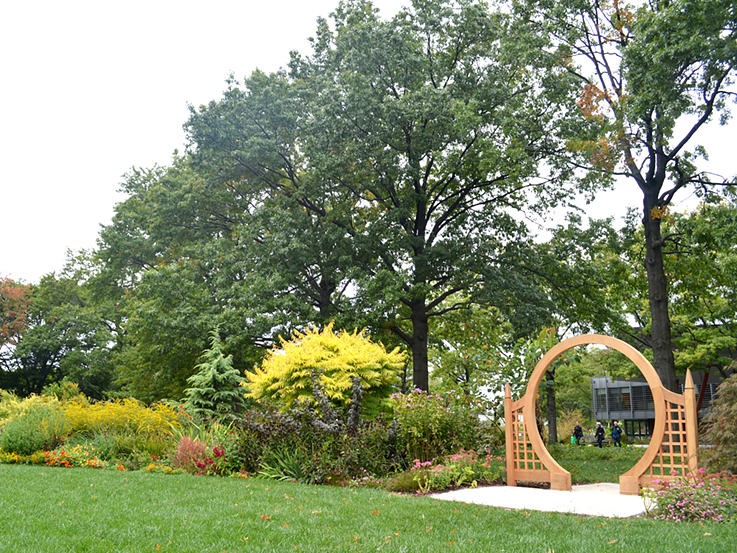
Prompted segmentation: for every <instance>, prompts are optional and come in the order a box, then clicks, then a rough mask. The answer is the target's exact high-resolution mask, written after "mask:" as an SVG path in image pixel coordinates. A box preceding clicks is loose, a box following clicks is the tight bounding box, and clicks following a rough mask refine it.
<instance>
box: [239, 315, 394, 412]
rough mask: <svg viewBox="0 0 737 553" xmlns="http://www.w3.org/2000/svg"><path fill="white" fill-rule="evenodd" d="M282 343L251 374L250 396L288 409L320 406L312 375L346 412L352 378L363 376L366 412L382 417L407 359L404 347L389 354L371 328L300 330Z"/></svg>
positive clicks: (330, 327) (248, 376)
mask: <svg viewBox="0 0 737 553" xmlns="http://www.w3.org/2000/svg"><path fill="white" fill-rule="evenodd" d="M280 342H281V343H280V345H279V346H275V347H274V348H273V349H272V350H271V351H269V352H268V353H267V354H266V357H265V358H264V360H263V362H262V363H261V366H260V367H255V370H254V372H252V373H247V374H246V377H247V378H248V381H249V383H248V387H249V392H248V394H247V395H248V396H250V397H253V398H256V399H261V398H267V399H273V400H276V401H278V402H280V403H282V404H284V406H285V407H289V406H291V405H292V404H293V403H294V402H295V401H306V402H309V403H312V402H314V397H313V394H312V381H311V376H312V374H313V373H316V374H319V375H320V382H321V383H322V385H323V387H324V388H325V395H327V397H328V398H329V399H330V400H331V401H332V403H333V404H334V405H336V406H338V407H340V408H343V409H345V408H347V407H348V404H349V403H350V401H351V391H352V386H353V385H352V378H353V377H358V378H359V380H360V382H361V387H362V388H363V391H364V399H363V410H364V413H366V414H368V415H373V414H376V413H378V412H379V411H380V410H381V409H382V408H383V406H384V404H385V400H386V399H388V398H389V396H390V395H391V393H392V391H393V388H392V385H393V384H394V383H395V382H396V381H397V379H398V373H399V370H400V369H401V368H402V367H403V366H404V363H405V361H406V354H405V353H403V352H401V351H399V348H396V349H395V350H394V351H392V352H387V351H386V349H385V348H384V346H383V345H381V344H377V343H375V342H372V341H371V339H370V338H369V337H368V336H367V335H366V332H365V330H362V331H360V332H359V331H354V332H353V333H352V334H351V333H349V332H346V331H345V330H341V331H340V332H334V331H333V324H332V323H331V324H329V325H328V326H326V327H325V328H324V329H323V330H322V331H318V330H317V329H316V328H313V329H308V330H307V331H306V332H304V333H301V332H299V331H295V332H294V334H293V335H292V339H291V340H289V341H287V340H284V339H283V338H282V339H281V340H280Z"/></svg>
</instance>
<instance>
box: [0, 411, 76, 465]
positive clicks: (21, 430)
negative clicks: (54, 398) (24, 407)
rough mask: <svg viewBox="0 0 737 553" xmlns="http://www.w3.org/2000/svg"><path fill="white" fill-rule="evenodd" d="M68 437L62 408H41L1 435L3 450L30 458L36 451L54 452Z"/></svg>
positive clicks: (22, 417)
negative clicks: (52, 450) (63, 439)
mask: <svg viewBox="0 0 737 553" xmlns="http://www.w3.org/2000/svg"><path fill="white" fill-rule="evenodd" d="M67 434H68V425H67V424H66V422H65V420H64V417H63V415H62V412H61V409H60V408H59V405H58V404H55V403H51V404H40V405H38V406H36V407H35V408H33V409H31V410H28V411H26V412H25V413H23V414H22V415H20V416H18V417H16V418H14V419H12V420H11V421H10V422H9V423H8V424H7V426H6V427H5V430H4V431H3V433H2V435H0V449H2V450H4V451H6V452H8V453H12V452H15V453H18V454H19V455H31V454H32V453H34V452H36V451H41V450H44V451H47V450H51V449H54V448H55V447H57V446H58V445H60V444H61V442H62V438H63V437H64V436H66V435H67Z"/></svg>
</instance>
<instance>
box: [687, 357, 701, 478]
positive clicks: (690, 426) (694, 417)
mask: <svg viewBox="0 0 737 553" xmlns="http://www.w3.org/2000/svg"><path fill="white" fill-rule="evenodd" d="M702 393H703V390H702ZM683 396H684V400H685V404H686V448H687V449H688V470H689V471H691V474H696V471H697V470H698V468H699V425H698V416H699V415H698V411H697V410H696V390H695V387H694V383H693V377H692V376H691V370H690V369H689V370H687V371H686V385H685V387H684V390H683Z"/></svg>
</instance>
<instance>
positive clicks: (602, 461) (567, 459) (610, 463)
mask: <svg viewBox="0 0 737 553" xmlns="http://www.w3.org/2000/svg"><path fill="white" fill-rule="evenodd" d="M548 450H549V451H550V454H551V455H552V456H553V458H554V459H555V460H556V461H557V462H558V463H559V464H560V466H562V467H563V468H564V469H566V470H567V471H568V472H570V473H571V481H572V482H573V483H574V484H588V483H594V482H614V483H616V484H619V476H620V475H622V474H624V473H625V472H627V471H628V470H630V469H631V468H632V467H634V466H635V465H636V464H637V461H639V460H640V457H642V456H643V455H644V454H645V451H646V448H644V447H624V448H619V447H604V448H601V449H599V448H598V447H594V446H589V445H587V446H569V445H556V446H549V447H548Z"/></svg>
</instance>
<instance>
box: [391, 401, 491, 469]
mask: <svg viewBox="0 0 737 553" xmlns="http://www.w3.org/2000/svg"><path fill="white" fill-rule="evenodd" d="M392 400H393V404H394V418H395V420H396V421H397V450H398V451H399V453H400V454H401V455H402V456H403V457H404V459H405V460H406V461H407V462H408V463H410V464H411V463H412V461H414V460H415V459H417V460H419V461H421V462H424V461H431V460H433V459H437V458H441V457H443V456H444V455H449V454H452V453H453V452H455V451H459V450H461V449H475V448H476V444H477V442H478V440H479V429H480V426H481V424H480V422H479V411H480V408H479V407H477V406H476V405H475V404H473V403H467V402H466V398H465V396H464V395H463V394H456V393H455V392H453V391H450V392H447V393H446V394H444V395H439V394H431V393H428V392H424V391H422V390H419V389H418V390H414V391H413V392H410V393H408V394H394V395H392Z"/></svg>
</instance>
